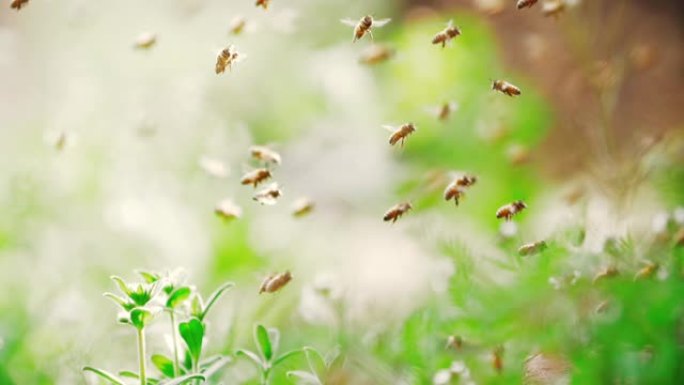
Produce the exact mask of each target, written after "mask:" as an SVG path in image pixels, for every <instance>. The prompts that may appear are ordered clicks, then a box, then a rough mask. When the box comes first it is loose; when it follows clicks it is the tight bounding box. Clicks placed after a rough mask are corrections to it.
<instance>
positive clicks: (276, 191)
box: [252, 183, 283, 206]
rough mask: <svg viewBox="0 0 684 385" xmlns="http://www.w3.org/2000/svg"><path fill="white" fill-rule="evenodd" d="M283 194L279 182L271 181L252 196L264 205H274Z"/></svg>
mask: <svg viewBox="0 0 684 385" xmlns="http://www.w3.org/2000/svg"><path fill="white" fill-rule="evenodd" d="M281 196H283V192H282V191H280V188H279V187H278V183H271V184H270V185H268V186H266V187H265V188H264V189H262V190H259V191H257V192H256V193H254V196H252V199H254V200H255V201H257V202H259V203H261V204H262V205H267V206H273V205H274V204H276V203H277V202H278V198H280V197H281Z"/></svg>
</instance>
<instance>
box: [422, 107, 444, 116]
mask: <svg viewBox="0 0 684 385" xmlns="http://www.w3.org/2000/svg"><path fill="white" fill-rule="evenodd" d="M424 111H425V112H426V113H427V114H429V115H432V116H439V113H440V112H442V107H440V106H428V107H425V108H424Z"/></svg>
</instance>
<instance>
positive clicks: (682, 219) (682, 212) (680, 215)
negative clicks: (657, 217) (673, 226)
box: [672, 206, 684, 226]
mask: <svg viewBox="0 0 684 385" xmlns="http://www.w3.org/2000/svg"><path fill="white" fill-rule="evenodd" d="M672 217H673V218H674V220H675V222H677V224H678V225H680V226H684V207H681V206H680V207H677V208H676V209H675V210H674V213H673V214H672Z"/></svg>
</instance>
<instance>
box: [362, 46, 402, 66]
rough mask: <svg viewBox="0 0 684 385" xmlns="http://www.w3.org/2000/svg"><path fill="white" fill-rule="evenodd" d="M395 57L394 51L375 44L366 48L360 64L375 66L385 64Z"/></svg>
mask: <svg viewBox="0 0 684 385" xmlns="http://www.w3.org/2000/svg"><path fill="white" fill-rule="evenodd" d="M392 56H394V50H393V49H392V48H389V47H387V46H384V45H380V44H373V45H371V46H369V47H368V48H366V49H365V50H364V51H363V52H362V53H361V57H360V58H359V63H361V64H366V65H375V64H380V63H383V62H385V61H387V60H389V59H391V58H392Z"/></svg>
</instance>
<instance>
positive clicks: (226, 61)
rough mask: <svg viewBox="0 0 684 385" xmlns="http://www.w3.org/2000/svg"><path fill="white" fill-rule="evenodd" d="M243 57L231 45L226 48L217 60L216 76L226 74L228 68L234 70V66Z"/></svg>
mask: <svg viewBox="0 0 684 385" xmlns="http://www.w3.org/2000/svg"><path fill="white" fill-rule="evenodd" d="M242 57H244V55H241V54H240V53H238V52H237V51H236V50H235V47H234V46H232V45H230V46H228V47H227V48H224V49H223V50H222V51H221V52H219V54H218V57H217V58H216V74H217V75H218V74H222V73H224V72H225V71H226V68H228V69H229V70H230V69H232V66H233V64H234V63H237V62H239V61H240V59H241V58H242Z"/></svg>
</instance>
